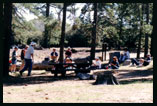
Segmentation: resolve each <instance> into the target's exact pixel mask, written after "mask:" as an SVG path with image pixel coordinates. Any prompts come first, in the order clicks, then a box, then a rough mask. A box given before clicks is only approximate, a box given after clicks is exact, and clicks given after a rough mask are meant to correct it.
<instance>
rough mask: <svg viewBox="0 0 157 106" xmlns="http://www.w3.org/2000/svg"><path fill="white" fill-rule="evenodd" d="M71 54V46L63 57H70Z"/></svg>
mask: <svg viewBox="0 0 157 106" xmlns="http://www.w3.org/2000/svg"><path fill="white" fill-rule="evenodd" d="M71 56H72V51H71V48H70V47H68V50H67V51H66V52H65V58H71Z"/></svg>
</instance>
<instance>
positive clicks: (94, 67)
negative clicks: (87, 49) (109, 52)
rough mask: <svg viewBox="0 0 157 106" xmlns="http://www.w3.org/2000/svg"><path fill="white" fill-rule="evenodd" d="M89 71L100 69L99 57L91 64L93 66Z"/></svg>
mask: <svg viewBox="0 0 157 106" xmlns="http://www.w3.org/2000/svg"><path fill="white" fill-rule="evenodd" d="M90 68H91V69H101V61H100V59H99V57H96V58H95V62H93V64H92V65H91V67H90Z"/></svg>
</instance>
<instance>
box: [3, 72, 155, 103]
mask: <svg viewBox="0 0 157 106" xmlns="http://www.w3.org/2000/svg"><path fill="white" fill-rule="evenodd" d="M39 73H40V74H39ZM41 73H42V74H41ZM43 73H44V74H43ZM146 73H147V72H146ZM132 74H133V73H132ZM138 74H139V73H138ZM138 74H137V73H136V76H135V77H133V76H129V75H127V74H126V73H121V74H120V75H118V76H119V77H117V78H118V79H119V82H120V85H93V83H94V82H95V80H79V79H78V78H77V77H73V76H72V75H71V74H70V73H69V77H66V78H64V79H63V78H60V77H59V78H54V77H53V75H51V74H50V73H45V72H44V71H41V72H38V73H37V72H33V76H32V77H29V78H28V77H23V78H22V79H19V80H20V81H19V82H18V81H17V80H16V81H15V80H14V81H13V79H12V83H5V84H3V103H153V83H152V74H150V75H138ZM134 75H135V74H134ZM115 76H117V75H115ZM120 79H121V80H120ZM133 79H134V80H133Z"/></svg>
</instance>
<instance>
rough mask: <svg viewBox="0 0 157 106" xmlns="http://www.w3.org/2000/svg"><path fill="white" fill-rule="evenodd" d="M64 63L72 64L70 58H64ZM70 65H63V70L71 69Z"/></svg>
mask: <svg viewBox="0 0 157 106" xmlns="http://www.w3.org/2000/svg"><path fill="white" fill-rule="evenodd" d="M64 63H73V61H72V59H71V58H66V59H65V61H64ZM72 67H73V66H72V65H68V64H67V65H64V68H68V69H72Z"/></svg>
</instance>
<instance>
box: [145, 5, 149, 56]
mask: <svg viewBox="0 0 157 106" xmlns="http://www.w3.org/2000/svg"><path fill="white" fill-rule="evenodd" d="M146 9H147V11H146V12H147V13H146V14H147V22H146V23H147V25H148V24H149V3H147V8H146ZM148 41H149V38H148V33H147V34H146V35H145V49H144V57H146V55H147V54H148V45H149V44H148V43H149V42H148Z"/></svg>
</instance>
